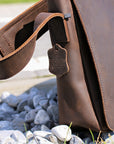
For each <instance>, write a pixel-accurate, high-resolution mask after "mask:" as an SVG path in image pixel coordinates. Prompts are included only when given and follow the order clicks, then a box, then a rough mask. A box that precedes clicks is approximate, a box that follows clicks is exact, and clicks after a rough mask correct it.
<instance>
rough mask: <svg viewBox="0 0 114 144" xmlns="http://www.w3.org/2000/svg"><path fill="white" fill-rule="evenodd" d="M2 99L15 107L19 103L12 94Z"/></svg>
mask: <svg viewBox="0 0 114 144" xmlns="http://www.w3.org/2000/svg"><path fill="white" fill-rule="evenodd" d="M4 101H5V102H6V103H7V104H8V105H9V106H11V107H16V106H17V104H18V103H19V100H18V99H17V97H16V96H14V95H9V96H8V97H7V98H6V99H5V100H4Z"/></svg>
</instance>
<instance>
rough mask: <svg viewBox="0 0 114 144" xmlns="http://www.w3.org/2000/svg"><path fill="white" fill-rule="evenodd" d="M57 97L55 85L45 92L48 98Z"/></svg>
mask: <svg viewBox="0 0 114 144" xmlns="http://www.w3.org/2000/svg"><path fill="white" fill-rule="evenodd" d="M56 97H57V86H54V87H53V88H52V89H51V90H49V91H48V93H47V98H48V99H55V98H56Z"/></svg>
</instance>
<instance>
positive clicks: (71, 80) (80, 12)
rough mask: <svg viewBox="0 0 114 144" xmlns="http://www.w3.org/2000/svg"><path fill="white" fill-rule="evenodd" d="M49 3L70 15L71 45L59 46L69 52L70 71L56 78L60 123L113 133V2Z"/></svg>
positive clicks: (61, 0) (56, 0)
mask: <svg viewBox="0 0 114 144" xmlns="http://www.w3.org/2000/svg"><path fill="white" fill-rule="evenodd" d="M48 2H49V3H48V5H49V12H60V13H63V14H64V15H67V14H71V18H69V19H68V21H67V25H68V32H69V38H70V42H69V43H67V44H65V43H64V44H63V43H59V44H60V45H61V46H63V47H64V48H65V49H66V50H67V58H68V65H69V72H67V73H65V71H63V73H64V75H62V76H61V77H60V76H57V85H58V96H59V118H60V123H61V124H63V123H66V124H70V122H72V123H73V126H74V127H84V128H91V129H93V130H97V131H99V130H102V131H108V130H114V112H113V109H114V106H113V103H114V88H113V86H114V76H113V74H114V63H113V53H114V48H113V38H114V35H113V34H114V33H113V31H112V26H113V24H114V21H113V20H114V16H113V12H114V10H113V7H112V5H113V4H114V3H113V1H108V2H107V1H106V0H105V1H103V0H102V1H100V2H99V1H93V0H92V1H91V0H86V1H85V0H80V1H78V0H48ZM50 34H51V35H52V43H54V44H55V41H54V40H53V39H54V38H53V31H50ZM55 59H56V58H55ZM58 61H59V59H58ZM63 67H64V66H63Z"/></svg>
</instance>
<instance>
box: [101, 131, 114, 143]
mask: <svg viewBox="0 0 114 144" xmlns="http://www.w3.org/2000/svg"><path fill="white" fill-rule="evenodd" d="M112 135H114V132H110V133H107V132H106V133H102V136H101V137H102V139H103V140H104V141H105V139H107V138H109V137H110V136H112Z"/></svg>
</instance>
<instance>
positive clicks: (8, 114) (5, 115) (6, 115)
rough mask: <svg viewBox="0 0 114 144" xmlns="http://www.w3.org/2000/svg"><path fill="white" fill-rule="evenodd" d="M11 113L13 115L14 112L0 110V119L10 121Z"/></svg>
mask: <svg viewBox="0 0 114 144" xmlns="http://www.w3.org/2000/svg"><path fill="white" fill-rule="evenodd" d="M13 115H15V112H3V111H1V112H0V120H1V121H2V120H3V121H12V120H13Z"/></svg>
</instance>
